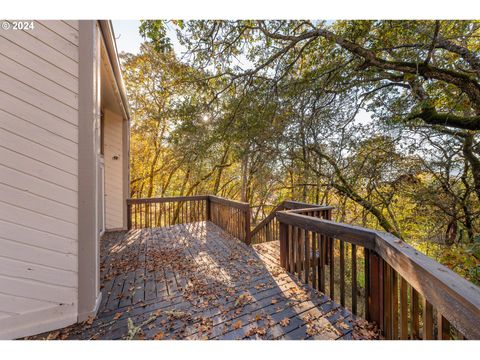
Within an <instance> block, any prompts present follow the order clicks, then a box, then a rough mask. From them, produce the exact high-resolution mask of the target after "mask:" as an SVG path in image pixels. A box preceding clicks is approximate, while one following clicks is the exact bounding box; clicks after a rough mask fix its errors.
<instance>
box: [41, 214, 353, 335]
mask: <svg viewBox="0 0 480 360" xmlns="http://www.w3.org/2000/svg"><path fill="white" fill-rule="evenodd" d="M101 254H102V262H101V282H102V285H101V287H102V303H101V305H100V309H99V312H98V315H97V317H96V318H95V319H90V320H89V321H87V322H84V323H81V324H75V325H73V326H70V327H67V328H64V329H61V330H58V331H55V332H51V333H49V334H42V335H37V336H35V337H32V338H36V339H44V338H48V337H49V338H55V339H127V338H134V339H352V338H361V336H360V335H358V334H356V333H355V331H354V330H352V329H353V327H354V326H353V322H354V320H353V316H352V314H351V313H350V312H349V311H347V310H346V309H344V308H342V307H340V306H339V305H338V304H337V303H335V302H333V301H331V300H330V299H329V298H328V297H326V296H324V295H323V294H320V293H318V292H317V291H315V290H313V289H311V288H310V287H308V286H305V285H302V284H301V283H299V282H298V281H297V280H296V279H295V278H294V277H292V276H290V275H289V274H288V273H287V272H286V271H285V270H283V269H282V268H281V267H280V266H279V265H278V261H279V259H278V257H279V249H278V242H269V243H264V244H259V245H254V246H253V247H249V246H247V245H245V244H244V243H242V242H240V241H239V240H237V239H236V238H234V237H232V236H230V235H229V234H227V233H226V232H224V231H223V230H222V229H220V228H219V227H217V226H216V225H214V224H212V223H210V222H206V221H200V222H195V223H188V224H182V225H174V226H170V227H165V228H150V229H138V230H131V231H129V232H113V233H108V234H106V235H105V236H104V238H103V240H102V244H101Z"/></svg>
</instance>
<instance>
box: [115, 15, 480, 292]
mask: <svg viewBox="0 0 480 360" xmlns="http://www.w3.org/2000/svg"><path fill="white" fill-rule="evenodd" d="M165 24H166V23H165V22H164V21H142V25H141V29H140V31H141V34H142V35H143V36H144V37H146V38H147V39H148V40H149V43H146V44H144V45H143V46H142V51H141V53H140V54H139V55H136V56H133V55H126V56H125V57H124V59H123V61H124V67H125V74H126V75H125V80H126V85H127V89H128V92H129V95H130V96H129V97H130V101H131V108H132V110H133V127H132V142H131V143H132V166H131V169H132V181H131V182H132V186H131V189H132V196H135V197H145V196H168V195H193V194H205V193H211V194H217V195H220V196H225V197H229V198H235V199H242V200H246V201H249V202H250V204H251V205H252V206H253V208H254V212H253V214H252V215H253V222H254V223H255V222H259V221H260V220H261V219H262V218H263V217H265V216H266V215H267V214H268V213H269V211H271V210H272V209H273V207H274V206H275V205H276V204H277V203H278V202H279V201H281V200H283V199H293V200H299V201H307V202H314V203H324V204H329V205H334V206H335V207H336V212H335V217H336V220H338V221H343V222H349V223H356V224H360V225H362V226H366V227H372V228H376V229H383V230H386V231H390V232H392V233H394V234H396V235H398V236H401V237H402V238H403V239H404V240H405V241H407V242H409V243H411V244H412V245H414V246H415V247H417V248H418V249H420V250H421V251H424V252H426V253H427V254H428V255H429V256H432V257H434V258H435V259H437V260H438V261H440V262H442V263H443V264H445V265H447V266H449V267H450V268H452V269H453V270H454V271H456V272H458V273H459V274H461V275H462V276H464V277H466V278H467V279H469V280H471V281H472V282H475V283H478V282H479V281H480V280H479V277H478V273H479V252H480V249H479V247H480V245H479V234H480V216H479V215H480V201H479V199H480V151H479V149H480V145H479V139H478V133H477V131H476V130H465V127H463V126H464V124H465V123H466V120H468V119H470V118H471V117H473V115H475V114H478V113H479V112H480V110H479V109H480V103H479V102H480V99H476V98H475V94H474V93H475V91H473V92H472V91H470V90H471V89H472V88H473V89H474V88H475V87H479V88H480V86H479V85H478V78H479V77H480V72H479V65H478V63H479V60H478V52H479V50H480V40H479V39H480V36H479V28H480V26H479V23H478V22H477V21H439V22H436V21H336V22H334V23H333V24H327V23H325V22H322V21H286V20H275V21H252V20H246V21H185V22H184V21H172V22H171V24H172V26H174V27H175V29H176V30H177V34H178V36H179V41H180V43H181V44H183V45H184V46H185V47H186V48H187V50H188V51H187V54H186V57H184V58H182V61H180V60H178V59H177V58H176V56H175V54H174V53H173V52H172V51H169V50H170V49H171V48H170V47H169V46H170V40H169V39H168V37H167V33H166V27H165V26H166V25H165ZM312 34H315V35H312ZM352 44H353V45H356V46H360V47H361V50H360V51H359V52H358V51H357V50H355V49H358V48H354V46H353V45H352ZM432 44H433V46H432ZM352 49H353V50H352ZM452 49H453V50H452ZM355 51H357V52H355ZM362 54H363V55H362ZM365 54H367V55H365ZM468 54H473V57H469V55H468ZM378 59H380V60H379V61H377V60H378ZM376 61H377V62H376ZM385 63H387V64H389V66H390V65H391V66H390V67H386V68H385V67H382V66H383V65H382V64H385ZM412 64H413V65H412ZM409 66H413V67H414V68H415V69H418V71H413V72H412V71H410V68H409ZM422 72H423V73H422ZM439 74H440V75H441V76H440V75H439ZM447 75H448V76H447ZM428 111H432V114H433V118H434V119H435V117H436V114H440V115H441V116H438V117H437V118H443V119H445V116H446V119H447V120H448V119H449V118H450V119H451V118H453V114H454V115H455V117H456V119H457V120H458V122H456V123H454V124H449V123H441V124H438V123H429V119H430V118H429V117H427V116H426V115H428V114H427V112H428ZM367 112H368V113H367ZM366 113H367V114H368V115H367V116H363V117H361V116H359V114H363V115H365V114H366ZM412 114H413V116H412ZM419 114H423V115H422V116H423V117H420V116H418V115H419ZM449 114H450V115H449ZM442 116H443V117H442ZM462 124H463V125H462Z"/></svg>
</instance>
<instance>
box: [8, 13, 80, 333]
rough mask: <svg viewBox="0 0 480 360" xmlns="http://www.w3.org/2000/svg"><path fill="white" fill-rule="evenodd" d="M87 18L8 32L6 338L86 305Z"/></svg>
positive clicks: (65, 318) (73, 317)
mask: <svg viewBox="0 0 480 360" xmlns="http://www.w3.org/2000/svg"><path fill="white" fill-rule="evenodd" d="M78 95H79V22H78V21H35V29H34V30H28V31H14V30H9V31H0V229H1V230H0V338H2V339H3V338H15V337H19V336H26V335H29V334H34V333H39V332H42V331H46V330H51V329H55V328H59V327H62V326H66V325H69V324H72V323H74V322H76V321H77V305H78V304H77V302H78V245H79V244H78V154H79V152H78V125H79V105H78Z"/></svg>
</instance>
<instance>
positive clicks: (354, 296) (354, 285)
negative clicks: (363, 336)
mask: <svg viewBox="0 0 480 360" xmlns="http://www.w3.org/2000/svg"><path fill="white" fill-rule="evenodd" d="M352 313H353V314H354V315H357V246H356V245H354V244H352Z"/></svg>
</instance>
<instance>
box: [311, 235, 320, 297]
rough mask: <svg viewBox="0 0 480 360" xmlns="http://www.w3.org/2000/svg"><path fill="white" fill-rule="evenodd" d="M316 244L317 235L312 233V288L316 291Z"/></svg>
mask: <svg viewBox="0 0 480 360" xmlns="http://www.w3.org/2000/svg"><path fill="white" fill-rule="evenodd" d="M317 242H318V234H317V233H315V232H313V231H312V266H311V269H312V286H313V287H314V288H315V289H317V290H318V288H319V287H318V283H317V263H318V256H317Z"/></svg>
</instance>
